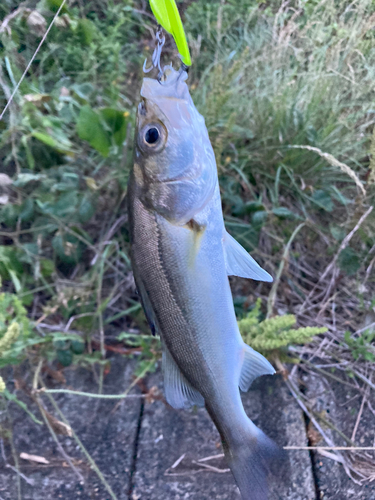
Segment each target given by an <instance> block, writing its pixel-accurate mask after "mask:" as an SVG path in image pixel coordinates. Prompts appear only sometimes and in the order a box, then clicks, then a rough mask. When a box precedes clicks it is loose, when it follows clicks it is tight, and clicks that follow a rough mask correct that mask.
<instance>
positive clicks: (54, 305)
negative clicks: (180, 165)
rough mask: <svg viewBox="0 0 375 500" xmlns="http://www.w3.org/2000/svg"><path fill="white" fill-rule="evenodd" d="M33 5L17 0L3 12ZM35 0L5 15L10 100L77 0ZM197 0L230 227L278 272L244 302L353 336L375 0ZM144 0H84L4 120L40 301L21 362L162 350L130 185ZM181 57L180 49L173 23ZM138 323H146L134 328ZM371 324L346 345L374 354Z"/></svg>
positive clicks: (11, 243)
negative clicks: (129, 201)
mask: <svg viewBox="0 0 375 500" xmlns="http://www.w3.org/2000/svg"><path fill="white" fill-rule="evenodd" d="M17 5H18V3H16V2H14V1H12V0H8V1H7V2H3V3H2V4H1V6H0V18H2V19H4V18H5V17H6V16H8V15H9V14H10V13H11V12H12V11H14V9H15V8H16V7H17ZM32 5H34V4H32V3H30V9H31V14H32V16H33V17H31V20H32V22H31V21H30V11H25V10H24V11H23V12H19V14H18V15H16V16H15V17H14V18H12V19H10V20H9V24H8V28H7V29H5V28H4V29H2V30H1V28H0V110H1V109H3V107H4V106H5V104H6V101H7V98H8V96H9V94H10V93H11V92H12V89H13V88H14V86H15V84H16V83H17V81H18V80H19V78H20V76H21V74H22V72H23V70H24V68H25V66H26V64H27V62H28V61H29V60H30V58H31V57H32V55H33V53H34V51H35V49H36V47H37V45H38V43H39V41H40V39H41V32H43V30H44V29H45V26H46V25H48V24H49V22H50V21H51V19H52V17H53V14H54V12H56V6H58V5H59V2H58V1H57V0H56V1H55V0H45V1H43V2H40V3H38V5H37V7H36V10H35V8H34V7H32ZM179 5H180V7H181V9H182V11H183V18H184V25H185V29H186V32H187V35H188V39H189V43H190V47H191V51H192V57H193V66H192V68H191V70H190V74H189V80H188V81H189V83H190V86H191V92H192V95H193V99H194V101H195V103H196V105H197V107H198V109H199V110H200V112H201V113H202V114H203V115H204V117H205V119H206V123H207V127H208V130H209V133H210V138H211V140H212V144H213V146H214V149H215V154H216V158H217V163H218V169H219V177H220V186H221V191H222V199H223V208H224V215H225V221H226V224H227V228H228V230H229V231H230V232H231V233H232V234H233V235H234V236H235V237H236V238H237V239H238V240H239V241H240V242H241V243H242V244H243V245H244V246H245V247H246V248H247V249H248V250H249V251H252V253H253V255H254V256H255V257H256V258H257V259H258V260H259V261H260V262H261V263H262V264H263V265H264V266H265V267H266V268H267V269H268V270H269V271H270V272H272V273H273V274H274V276H277V279H276V280H275V283H274V285H273V288H272V293H271V294H270V288H269V285H266V284H259V285H258V284H255V285H254V283H248V282H243V281H241V282H240V281H239V280H237V281H233V291H234V299H235V306H236V312H237V314H238V317H239V318H242V317H244V316H246V314H247V313H248V312H249V310H251V308H252V305H253V304H254V302H255V300H256V298H257V297H260V298H261V299H262V300H263V303H262V309H263V311H265V310H266V309H267V300H268V315H269V316H270V315H273V314H284V313H286V312H290V313H293V314H296V315H297V320H298V323H299V324H300V325H301V326H315V324H316V325H318V326H328V327H331V328H335V329H336V330H335V332H336V333H337V335H338V336H339V337H340V338H341V339H342V341H343V342H345V339H344V334H345V331H347V330H348V325H349V326H350V329H351V331H352V332H355V330H357V329H358V328H360V326H361V322H362V318H363V317H365V315H366V314H368V313H369V312H371V310H372V309H373V307H374V306H373V304H374V300H375V282H374V272H373V267H372V266H374V247H373V246H374V242H375V213H371V214H369V215H368V217H366V219H365V220H364V222H363V224H362V225H361V227H358V228H356V224H357V223H358V221H359V219H360V218H361V216H363V214H364V213H366V210H367V209H368V208H369V207H370V206H371V205H372V204H373V203H374V197H375V187H374V184H375V169H374V162H373V159H372V152H373V151H374V147H375V146H374V144H375V140H374V139H373V137H374V136H373V131H374V123H375V103H374V97H375V96H374V86H373V82H374V76H375V75H374V72H375V69H374V68H375V34H374V30H373V25H374V20H375V5H374V3H373V2H371V1H367V0H359V1H358V2H356V3H352V2H348V1H337V0H336V1H335V0H325V1H309V0H306V1H302V0H301V1H298V0H296V1H294V2H292V3H291V4H290V5H289V6H284V7H280V5H281V2H276V1H274V0H273V1H269V2H256V1H254V0H242V1H238V0H227V1H226V2H220V1H219V0H214V1H211V2H206V1H204V0H196V1H182V2H179ZM143 6H144V2H141V1H132V0H124V1H120V0H118V1H117V0H116V1H109V0H108V1H103V2H98V1H96V0H95V1H90V2H75V1H68V2H67V6H66V8H64V13H63V15H62V16H60V19H59V21H58V22H57V23H56V25H55V26H54V27H53V28H52V30H51V32H50V34H49V36H48V38H47V40H46V42H45V44H44V45H43V46H42V49H41V50H40V52H39V54H38V56H37V57H36V59H35V61H34V63H33V64H32V66H31V69H30V71H29V73H28V75H27V77H26V78H25V80H24V81H23V83H22V85H21V87H20V90H19V92H18V93H17V95H16V97H15V99H14V103H13V104H12V106H11V107H10V109H9V110H8V112H7V114H6V115H5V118H4V121H2V122H0V172H1V174H3V175H2V176H1V175H0V197H1V198H0V199H1V200H3V201H2V202H1V203H2V204H1V205H0V277H1V279H2V284H3V290H4V292H6V293H7V294H8V295H13V294H14V295H16V296H17V298H18V300H19V301H21V303H22V304H23V306H24V307H26V309H27V314H28V321H29V322H30V323H29V327H30V331H28V333H27V339H25V338H20V339H18V342H20V343H21V344H20V345H22V346H23V348H22V349H21V350H20V351H19V352H18V354H17V362H21V361H23V360H27V362H28V363H29V364H30V366H31V368H32V369H35V367H36V366H37V365H38V362H39V361H40V360H43V361H44V362H46V363H49V364H51V365H53V366H58V367H61V366H66V365H69V364H70V363H85V364H93V363H99V364H100V366H101V373H102V374H103V370H104V369H105V365H106V363H107V360H106V359H105V353H106V345H107V344H113V345H115V346H118V345H119V344H118V343H119V342H120V341H121V342H123V343H124V344H125V346H126V348H132V347H133V348H134V349H138V352H142V354H141V356H140V358H141V365H140V368H139V372H141V371H142V369H143V367H144V366H146V365H147V363H148V362H149V360H150V359H153V357H154V356H155V352H157V350H158V346H157V344H156V343H155V342H154V341H153V340H152V339H151V340H150V339H149V338H148V337H147V335H148V333H149V332H148V328H147V325H146V321H145V319H144V316H143V313H142V312H141V310H140V307H139V305H138V297H137V295H136V293H135V289H134V285H133V282H132V277H131V267H130V261H129V239H128V231H127V225H126V220H127V218H126V210H125V201H124V200H125V193H126V183H127V177H128V173H129V169H130V166H131V162H132V148H133V145H132V144H133V135H134V121H135V113H136V106H137V102H138V99H139V88H140V84H141V79H142V65H143V61H144V59H145V57H146V56H150V54H151V50H152V37H151V34H152V32H153V30H155V24H154V22H153V20H152V17H151V16H150V12H149V11H147V12H144V11H143ZM26 7H27V3H26ZM28 16H29V17H28ZM41 16H42V17H41ZM170 59H172V60H173V61H174V62H175V63H176V64H178V63H177V61H178V58H177V57H176V53H175V49H174V46H173V43H172V42H171V40H168V43H167V45H166V48H165V61H166V62H169V60H170ZM4 174H5V175H4ZM364 193H365V194H364ZM300 224H302V225H301V226H300ZM354 228H356V229H355V231H354V233H353V235H352V236H351V237H350V241H349V242H348V244H347V245H346V244H343V242H344V243H345V242H346V240H345V237H346V236H347V235H348V234H350V232H351V231H352V230H353V229H354ZM331 261H333V262H334V266H333V268H332V272H331V271H330V273H329V274H328V275H327V276H326V277H324V279H323V278H321V277H322V276H325V275H324V270H325V269H326V267H327V266H328V265H329V263H330V262H331ZM280 263H282V267H280ZM319 277H320V278H321V281H319V279H320V278H319ZM331 282H332V283H333V284H332V286H331V284H330V283H331ZM326 292H327V293H326ZM8 295H7V297H8ZM268 297H271V298H270V299H269V298H268ZM333 297H334V298H335V304H336V306H335V307H336V311H337V313H336V316H335V317H333V316H332V314H333V313H332V311H331V309H330V308H331V305H332V300H331V299H332V298H333ZM9 300H10V299H9ZM323 306H324V308H323ZM328 306H329V307H328ZM321 311H323V312H321ZM353 311H354V312H355V313H354V319H353ZM8 314H9V313H8ZM10 320H11V318H10ZM7 321H8V320H7ZM3 330H4V331H3ZM3 330H0V334H1V335H4V333H5V331H6V329H5V327H4V329H3ZM121 331H123V332H125V333H124V335H122V336H120V339H122V340H120V341H119V340H118V335H119V332H121ZM135 331H137V332H138V331H140V332H143V334H145V337H144V339H143V340H139V341H136V343H135V344H134V339H133V337H132V335H133V333H134V332H135ZM113 332H115V333H113ZM21 336H22V335H21ZM77 336H79V338H80V339H82V341H83V342H84V349H81V345H80V346H75V344H74V342H75V341H76V340H77ZM370 337H371V336H369V335H367V336H366V342H367V343H368V342H370V340H369V339H370ZM348 338H349V337H348ZM355 338H356V337H355ZM131 339H133V340H131ZM371 339H372V337H371ZM22 342H23V344H22ZM353 342H354V343H353ZM353 342H352V343H349V344H346V349H347V350H349V351H350V350H351V349H352V350H353V349H354V351H355V356H357V354H358V353H359V354H358V356H359V355H360V352H361V351H360V350H358V348H357V347H356V346H357V344H356V343H355V342H356V341H354V340H353ZM343 345H344V344H343ZM366 345H367V344H366ZM74 346H75V347H74ZM353 346H354V347H353ZM76 347H77V349H78V347H79V349H78V350H77V349H76ZM127 352H130V351H129V349H128V351H127ZM366 352H367V351H366ZM293 355H295V353H293ZM11 363H14V356H13V357H9V363H8V364H11ZM59 363H60V364H59Z"/></svg>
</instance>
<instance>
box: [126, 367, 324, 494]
mask: <svg viewBox="0 0 375 500" xmlns="http://www.w3.org/2000/svg"><path fill="white" fill-rule="evenodd" d="M148 384H149V386H151V385H157V386H158V387H162V380H161V376H160V374H157V375H155V376H153V377H152V378H151V379H150V380H149V382H148ZM243 399H244V404H245V408H246V411H247V413H248V415H249V416H250V418H252V419H253V421H254V422H255V423H256V424H257V425H259V426H260V427H261V428H262V429H263V430H264V431H265V432H266V433H267V434H268V435H269V436H270V437H272V438H273V439H275V441H276V442H277V443H278V444H279V445H280V446H285V445H289V446H293V445H302V446H306V443H307V439H306V434H305V425H304V420H303V416H302V414H301V412H300V410H299V408H298V406H297V405H296V403H295V401H294V400H293V398H292V397H291V396H290V395H289V394H288V392H287V390H286V388H285V386H284V385H283V383H282V381H281V380H280V378H279V377H277V376H275V377H263V378H262V379H261V380H259V381H257V382H256V383H255V384H254V386H253V388H252V389H251V390H250V392H249V393H248V394H246V395H244V398H243ZM219 453H221V445H220V438H219V435H218V433H217V431H216V429H215V427H214V425H213V424H212V422H211V420H210V418H209V417H208V415H207V413H206V411H205V410H204V409H200V410H198V411H183V410H178V411H177V410H173V409H172V408H170V407H169V406H168V405H166V403H164V402H163V401H156V402H154V403H152V404H149V403H145V408H144V413H143V419H142V426H141V431H140V437H139V442H138V457H137V468H136V474H135V481H134V490H133V494H132V500H136V499H142V500H157V499H161V498H163V499H164V498H165V499H168V500H182V499H183V500H187V499H189V498H194V499H195V498H199V499H200V500H206V499H207V500H212V499H215V500H239V499H240V494H239V491H238V489H237V487H236V486H235V483H234V479H233V477H232V475H231V473H230V472H227V473H217V472H207V471H201V467H199V466H197V465H196V464H195V463H194V461H198V460H200V459H202V458H204V457H208V456H212V455H216V454H219ZM184 454H186V455H185V458H184V459H183V460H182V462H181V463H180V464H179V465H178V466H177V467H176V468H175V469H174V470H170V469H169V468H170V467H171V466H172V465H173V464H174V463H175V462H176V460H178V459H179V458H180V457H181V456H182V455H184ZM204 463H205V464H209V465H214V466H215V467H217V468H219V469H226V468H227V466H226V463H225V461H224V459H220V460H216V461H207V462H204ZM167 469H169V471H167ZM166 471H167V473H166ZM198 471H199V472H198ZM172 472H173V473H178V474H180V475H176V476H172V475H169V474H171V473H172ZM270 488H271V494H270V500H271V499H275V500H276V499H277V500H279V499H288V500H315V498H316V493H315V488H314V481H313V474H312V469H311V461H310V457H309V454H308V452H307V451H302V452H300V451H298V452H296V451H293V452H287V455H286V460H285V464H284V467H283V468H282V470H281V469H280V470H279V471H277V472H276V475H275V476H274V477H272V478H271V484H270Z"/></svg>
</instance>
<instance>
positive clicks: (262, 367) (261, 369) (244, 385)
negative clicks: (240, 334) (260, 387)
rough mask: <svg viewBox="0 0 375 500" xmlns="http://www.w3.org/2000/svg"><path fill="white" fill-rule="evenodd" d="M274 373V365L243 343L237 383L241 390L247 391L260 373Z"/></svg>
mask: <svg viewBox="0 0 375 500" xmlns="http://www.w3.org/2000/svg"><path fill="white" fill-rule="evenodd" d="M274 373H275V369H274V367H273V366H272V365H271V363H270V362H269V361H268V360H267V359H266V358H265V357H264V356H262V354H260V353H259V352H257V351H255V350H254V349H253V348H252V347H250V346H248V345H247V344H244V360H243V363H242V370H241V376H240V383H239V384H238V385H239V387H240V389H241V391H243V392H247V391H248V390H249V389H250V386H251V384H252V383H253V382H254V380H255V379H256V378H258V377H260V376H261V375H273V374H274Z"/></svg>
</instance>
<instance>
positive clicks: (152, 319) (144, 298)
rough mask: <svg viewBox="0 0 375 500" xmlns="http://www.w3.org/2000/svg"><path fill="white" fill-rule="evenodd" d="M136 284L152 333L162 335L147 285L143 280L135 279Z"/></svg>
mask: <svg viewBox="0 0 375 500" xmlns="http://www.w3.org/2000/svg"><path fill="white" fill-rule="evenodd" d="M134 278H135V277H134ZM135 284H136V287H137V291H138V294H139V296H140V299H141V303H142V306H143V311H144V313H145V316H146V319H147V322H148V324H149V327H150V330H151V333H152V335H160V333H159V332H158V327H157V323H156V318H155V314H154V311H153V309H152V305H151V302H150V299H149V298H148V295H147V291H146V289H145V287H144V286H143V283H142V281H141V280H139V279H135Z"/></svg>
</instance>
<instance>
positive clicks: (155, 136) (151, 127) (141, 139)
mask: <svg viewBox="0 0 375 500" xmlns="http://www.w3.org/2000/svg"><path fill="white" fill-rule="evenodd" d="M167 135H168V133H167V130H166V129H165V127H164V126H163V124H162V123H157V122H156V123H148V124H147V125H146V126H144V127H143V128H142V130H141V131H140V134H139V136H138V144H139V146H140V148H141V149H142V150H143V151H144V152H145V153H157V152H159V151H161V150H162V149H163V148H164V146H165V143H166V141H167Z"/></svg>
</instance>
